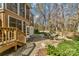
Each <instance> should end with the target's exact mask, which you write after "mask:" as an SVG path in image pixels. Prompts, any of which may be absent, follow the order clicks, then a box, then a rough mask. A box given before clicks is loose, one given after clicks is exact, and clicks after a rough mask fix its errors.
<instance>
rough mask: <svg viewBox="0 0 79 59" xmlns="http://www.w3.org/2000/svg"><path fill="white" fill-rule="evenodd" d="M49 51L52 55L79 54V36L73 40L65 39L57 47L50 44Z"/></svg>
mask: <svg viewBox="0 0 79 59" xmlns="http://www.w3.org/2000/svg"><path fill="white" fill-rule="evenodd" d="M47 51H48V55H50V56H79V37H75V38H73V41H66V40H64V41H63V42H62V43H60V44H59V45H58V46H57V47H54V46H52V45H48V48H47Z"/></svg>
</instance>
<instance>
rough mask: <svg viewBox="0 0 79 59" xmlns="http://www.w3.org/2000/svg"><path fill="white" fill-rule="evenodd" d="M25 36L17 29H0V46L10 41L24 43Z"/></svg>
mask: <svg viewBox="0 0 79 59" xmlns="http://www.w3.org/2000/svg"><path fill="white" fill-rule="evenodd" d="M25 36H26V35H25V34H24V33H23V32H21V31H20V30H19V29H17V28H12V27H11V28H0V45H2V44H6V43H9V42H12V41H17V42H22V43H24V41H25Z"/></svg>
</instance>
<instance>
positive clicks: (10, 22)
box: [9, 17, 16, 27]
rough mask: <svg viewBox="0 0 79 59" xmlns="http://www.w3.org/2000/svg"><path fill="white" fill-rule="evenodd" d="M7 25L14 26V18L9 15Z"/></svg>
mask: <svg viewBox="0 0 79 59" xmlns="http://www.w3.org/2000/svg"><path fill="white" fill-rule="evenodd" d="M9 26H10V27H16V19H14V18H12V17H9Z"/></svg>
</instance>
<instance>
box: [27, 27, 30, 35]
mask: <svg viewBox="0 0 79 59" xmlns="http://www.w3.org/2000/svg"><path fill="white" fill-rule="evenodd" d="M29 30H30V29H29V27H27V35H29Z"/></svg>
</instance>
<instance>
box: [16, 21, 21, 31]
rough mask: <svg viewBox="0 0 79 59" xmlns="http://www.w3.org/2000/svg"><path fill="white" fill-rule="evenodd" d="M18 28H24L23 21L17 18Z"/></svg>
mask: <svg viewBox="0 0 79 59" xmlns="http://www.w3.org/2000/svg"><path fill="white" fill-rule="evenodd" d="M16 23H17V28H19V29H20V30H22V22H21V21H20V20H17V22H16Z"/></svg>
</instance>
